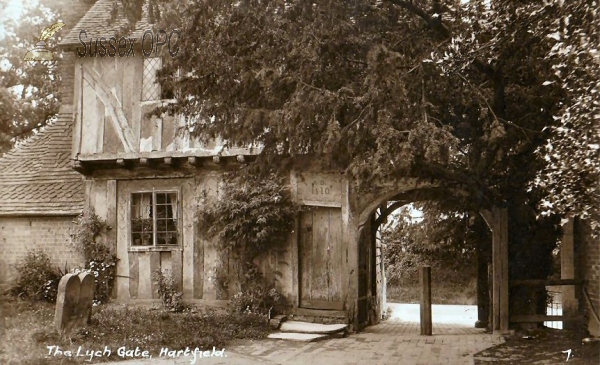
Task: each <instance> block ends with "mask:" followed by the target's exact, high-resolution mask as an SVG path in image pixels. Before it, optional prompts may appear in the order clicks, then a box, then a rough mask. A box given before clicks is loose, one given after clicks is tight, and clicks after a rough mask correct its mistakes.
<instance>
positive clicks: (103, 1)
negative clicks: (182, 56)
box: [59, 0, 151, 46]
mask: <svg viewBox="0 0 600 365" xmlns="http://www.w3.org/2000/svg"><path fill="white" fill-rule="evenodd" d="M113 3H114V1H113V0H98V1H96V3H95V4H94V5H93V6H92V7H91V8H90V10H88V11H87V13H85V15H84V16H83V17H82V18H81V19H80V20H79V22H78V23H77V25H76V26H75V27H73V29H71V31H70V32H69V33H67V35H66V36H65V37H64V38H63V39H62V40H61V41H60V42H59V45H60V46H70V45H81V42H80V41H79V32H80V31H82V30H85V32H86V36H87V38H83V40H84V42H85V40H86V39H87V43H89V41H90V39H91V40H93V41H95V40H96V39H97V38H100V37H105V38H107V39H108V38H110V37H112V36H116V35H117V33H118V31H119V28H120V27H121V26H124V25H125V24H127V20H126V19H125V16H124V15H122V12H120V13H118V14H121V15H117V19H116V20H113V21H112V22H111V13H112V10H113ZM144 14H147V13H146V12H144ZM148 29H151V25H150V23H149V22H148V21H147V17H146V16H144V17H143V18H142V20H140V21H139V22H138V23H137V24H136V26H135V30H134V31H133V32H132V33H131V34H130V35H127V36H128V37H131V38H137V39H138V41H137V42H136V44H137V45H139V44H141V39H142V37H143V36H144V32H145V31H146V30H148Z"/></svg>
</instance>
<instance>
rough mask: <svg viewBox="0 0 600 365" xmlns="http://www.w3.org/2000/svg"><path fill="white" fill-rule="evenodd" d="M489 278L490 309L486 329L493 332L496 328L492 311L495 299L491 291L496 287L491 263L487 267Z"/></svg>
mask: <svg viewBox="0 0 600 365" xmlns="http://www.w3.org/2000/svg"><path fill="white" fill-rule="evenodd" d="M487 277H488V303H489V305H490V306H489V308H488V324H487V327H486V328H487V330H488V331H492V330H493V327H494V312H493V310H492V306H493V303H494V298H493V297H492V290H490V289H491V288H493V286H494V270H492V264H491V263H489V264H488V265H487Z"/></svg>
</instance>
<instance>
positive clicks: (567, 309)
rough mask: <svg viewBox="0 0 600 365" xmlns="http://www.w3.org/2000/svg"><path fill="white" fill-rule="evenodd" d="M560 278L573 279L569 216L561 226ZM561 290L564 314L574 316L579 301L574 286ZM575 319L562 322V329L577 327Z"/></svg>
mask: <svg viewBox="0 0 600 365" xmlns="http://www.w3.org/2000/svg"><path fill="white" fill-rule="evenodd" d="M560 278H561V279H575V244H574V240H573V218H569V219H568V221H567V223H565V225H564V226H563V237H562V240H561V243H560ZM561 291H562V308H563V312H562V313H563V315H564V316H567V317H569V316H576V315H577V314H578V311H579V303H578V301H577V298H576V296H575V286H573V285H565V286H563V287H562V288H561ZM577 328H578V323H577V322H576V321H565V322H563V329H577Z"/></svg>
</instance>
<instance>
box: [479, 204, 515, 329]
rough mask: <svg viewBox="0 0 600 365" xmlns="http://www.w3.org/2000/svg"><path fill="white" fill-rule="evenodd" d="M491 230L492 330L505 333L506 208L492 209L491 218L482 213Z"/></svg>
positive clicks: (506, 295) (506, 292) (506, 304)
mask: <svg viewBox="0 0 600 365" xmlns="http://www.w3.org/2000/svg"><path fill="white" fill-rule="evenodd" d="M486 216H487V219H490V218H491V221H487V220H486V222H487V223H488V224H490V226H491V229H492V272H493V282H492V314H493V315H492V329H493V331H494V332H499V333H506V332H508V325H509V301H508V299H509V298H508V295H509V293H508V288H509V282H508V280H509V279H508V212H507V210H506V208H499V207H494V208H493V209H492V213H491V217H490V216H489V215H488V214H487V213H485V212H482V217H483V218H484V219H486Z"/></svg>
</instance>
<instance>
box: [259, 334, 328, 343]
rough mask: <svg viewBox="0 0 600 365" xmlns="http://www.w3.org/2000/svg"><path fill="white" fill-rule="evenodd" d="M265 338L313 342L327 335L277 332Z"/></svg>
mask: <svg viewBox="0 0 600 365" xmlns="http://www.w3.org/2000/svg"><path fill="white" fill-rule="evenodd" d="M267 337H268V338H270V339H274V340H287V341H299V342H313V341H318V340H323V339H325V338H328V337H329V335H320V334H315V333H296V332H277V333H271V334H270V335H269V336H267Z"/></svg>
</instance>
